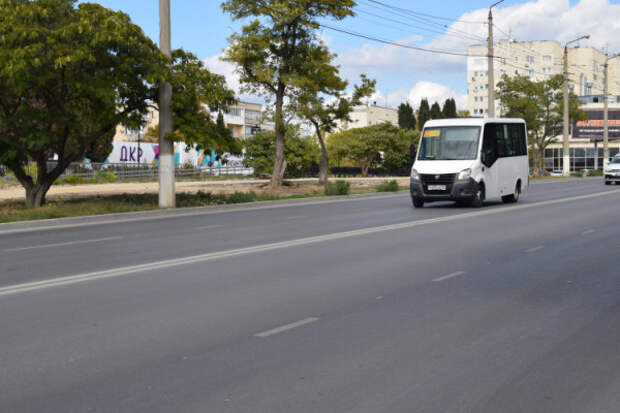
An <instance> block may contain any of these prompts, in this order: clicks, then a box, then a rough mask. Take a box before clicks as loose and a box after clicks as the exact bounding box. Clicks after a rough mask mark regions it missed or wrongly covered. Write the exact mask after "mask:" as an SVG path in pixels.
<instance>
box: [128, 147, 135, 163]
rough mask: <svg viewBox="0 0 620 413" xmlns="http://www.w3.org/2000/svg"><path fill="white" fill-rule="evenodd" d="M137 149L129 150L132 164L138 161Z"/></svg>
mask: <svg viewBox="0 0 620 413" xmlns="http://www.w3.org/2000/svg"><path fill="white" fill-rule="evenodd" d="M135 155H136V148H129V161H131V162H135V161H136V157H135Z"/></svg>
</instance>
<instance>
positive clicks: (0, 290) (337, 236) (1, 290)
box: [0, 189, 620, 296]
mask: <svg viewBox="0 0 620 413" xmlns="http://www.w3.org/2000/svg"><path fill="white" fill-rule="evenodd" d="M618 193H620V189H619V190H615V191H605V192H597V193H594V194H588V195H579V196H574V197H569V198H561V199H553V200H549V201H541V202H533V203H531V204H520V205H516V206H511V207H505V208H490V209H481V210H477V211H475V212H466V213H462V214H456V215H448V216H443V217H439V218H430V219H421V220H415V221H407V222H401V223H398V224H390V225H383V226H379V227H370V228H362V229H356V230H351V231H344V232H337V233H332V234H326V235H318V236H314V237H307V238H300V239H295V240H290V241H282V242H274V243H271V244H262V245H256V246H253V247H246V248H238V249H233V250H228V251H219V252H211V253H207V254H200V255H194V256H190V257H185V258H174V259H169V260H163V261H156V262H152V263H148V264H138V265H131V266H127V267H120V268H112V269H108V270H102V271H96V272H91V273H85V274H77V275H71V276H66V277H59V278H53V279H49V280H44V281H36V282H31V283H24V284H16V285H10V286H6V287H0V296H4V295H9V294H17V293H22V292H26V291H33V290H40V289H45V288H52V287H57V286H62V285H70V284H77V283H81V282H85V281H94V280H99V279H104V278H112V277H123V276H127V275H134V274H137V273H141V272H145V271H150V270H161V269H164V268H170V267H176V266H179V265H186V264H196V263H203V262H206V261H212V260H216V259H221V258H230V257H237V256H240V255H248V254H256V253H260V252H265V251H273V250H278V249H283V248H291V247H298V246H302V245H309V244H316V243H320V242H326V241H332V240H341V239H346V238H353V237H359V236H363V235H370V234H377V233H381V232H386V231H394V230H401V229H408V228H414V227H420V226H425V225H430V224H436V223H444V222H451V221H458V220H463V219H470V218H474V217H479V216H486V215H495V214H502V213H506V212H508V213H511V212H513V211H520V210H526V209H531V208H536V207H541V206H549V205H557V204H564V203H566V202H571V201H579V200H584V199H592V198H599V197H602V196H606V195H610V194H618Z"/></svg>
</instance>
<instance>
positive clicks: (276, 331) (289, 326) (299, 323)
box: [255, 317, 319, 338]
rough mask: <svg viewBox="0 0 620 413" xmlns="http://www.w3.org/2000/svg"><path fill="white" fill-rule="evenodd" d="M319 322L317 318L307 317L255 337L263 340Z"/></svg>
mask: <svg viewBox="0 0 620 413" xmlns="http://www.w3.org/2000/svg"><path fill="white" fill-rule="evenodd" d="M316 321H319V319H318V318H317V317H309V318H306V319H304V320H299V321H295V322H294V323H290V324H286V325H283V326H280V327H277V328H274V329H272V330H267V331H263V332H262V333H258V334H255V336H256V337H260V338H265V337H269V336H273V335H275V334H279V333H283V332H285V331H288V330H292V329H294V328H297V327H301V326H305V325H306V324H310V323H314V322H316Z"/></svg>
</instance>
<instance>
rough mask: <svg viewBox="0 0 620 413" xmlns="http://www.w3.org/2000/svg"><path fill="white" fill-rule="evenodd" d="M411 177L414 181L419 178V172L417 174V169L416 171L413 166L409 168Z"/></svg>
mask: <svg viewBox="0 0 620 413" xmlns="http://www.w3.org/2000/svg"><path fill="white" fill-rule="evenodd" d="M411 179H413V180H414V181H419V180H420V174H418V171H416V170H415V169H414V168H411Z"/></svg>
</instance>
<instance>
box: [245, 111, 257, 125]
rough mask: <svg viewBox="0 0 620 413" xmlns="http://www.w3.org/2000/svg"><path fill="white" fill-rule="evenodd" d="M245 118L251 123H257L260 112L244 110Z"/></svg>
mask: <svg viewBox="0 0 620 413" xmlns="http://www.w3.org/2000/svg"><path fill="white" fill-rule="evenodd" d="M245 120H246V121H250V122H253V123H257V122H258V121H259V120H260V112H258V111H255V110H246V111H245Z"/></svg>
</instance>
